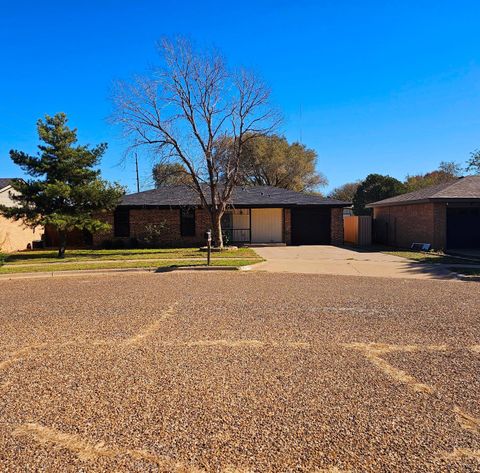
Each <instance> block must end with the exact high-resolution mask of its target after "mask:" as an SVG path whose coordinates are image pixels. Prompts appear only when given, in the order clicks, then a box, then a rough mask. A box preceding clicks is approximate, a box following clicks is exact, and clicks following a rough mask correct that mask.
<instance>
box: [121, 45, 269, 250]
mask: <svg viewBox="0 0 480 473" xmlns="http://www.w3.org/2000/svg"><path fill="white" fill-rule="evenodd" d="M159 49H160V53H161V56H162V57H163V65H162V67H161V68H159V69H157V70H155V71H153V73H152V74H151V76H150V77H148V78H143V79H136V80H135V81H134V82H133V83H128V84H127V83H119V84H118V86H117V90H116V103H117V113H116V119H117V121H118V122H120V123H121V124H122V125H123V127H124V130H125V132H126V134H127V135H129V136H130V137H131V138H133V143H134V144H133V146H147V147H149V148H150V149H152V150H153V151H154V152H155V153H156V154H157V155H158V156H159V157H160V158H161V161H162V162H170V163H179V164H181V165H183V166H184V167H185V169H186V170H187V172H188V174H189V175H190V177H191V184H190V186H191V187H192V188H193V189H194V190H195V191H196V193H197V194H198V196H199V200H200V202H201V204H202V205H203V206H204V207H205V208H206V209H207V210H208V211H209V213H210V219H211V224H212V230H213V237H214V240H215V243H216V245H217V246H219V247H223V239H222V227H221V218H222V215H223V214H224V212H225V210H226V209H227V208H228V206H229V203H230V198H231V195H232V192H233V189H234V186H235V185H237V184H238V183H239V181H240V179H239V177H240V176H239V169H240V162H241V159H242V156H243V151H244V148H245V145H246V143H247V142H248V141H249V140H251V139H253V138H254V137H256V136H259V135H263V134H266V133H268V132H269V131H271V129H272V127H273V126H274V125H275V123H276V120H275V114H274V113H273V111H272V110H271V109H270V107H269V105H268V103H269V95H270V94H269V91H268V89H267V88H266V87H265V86H264V85H263V84H262V83H261V82H260V81H259V80H258V79H257V78H256V77H255V76H254V75H253V74H251V73H248V72H246V71H231V70H229V69H228V68H227V66H226V64H225V62H224V60H223V59H222V57H221V56H219V55H218V54H215V53H205V54H200V53H197V52H195V51H194V50H193V49H192V46H191V45H190V44H189V43H188V42H187V41H186V40H182V39H180V40H176V41H169V40H164V41H162V42H161V43H160V46H159ZM232 143H233V145H231V144H232Z"/></svg>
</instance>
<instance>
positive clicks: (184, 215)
mask: <svg viewBox="0 0 480 473" xmlns="http://www.w3.org/2000/svg"><path fill="white" fill-rule="evenodd" d="M180 235H181V236H195V209H192V208H184V209H180Z"/></svg>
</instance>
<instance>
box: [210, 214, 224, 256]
mask: <svg viewBox="0 0 480 473" xmlns="http://www.w3.org/2000/svg"><path fill="white" fill-rule="evenodd" d="M222 215H223V214H221V213H220V212H217V211H212V237H213V240H214V242H215V246H216V247H217V248H223V235H222Z"/></svg>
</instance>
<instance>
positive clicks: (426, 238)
mask: <svg viewBox="0 0 480 473" xmlns="http://www.w3.org/2000/svg"><path fill="white" fill-rule="evenodd" d="M373 218H374V228H375V233H376V241H377V242H378V243H385V244H387V245H391V246H398V247H403V248H409V247H410V245H411V244H412V243H414V242H417V243H430V244H431V245H432V246H433V248H435V249H442V248H444V247H445V239H446V209H445V204H433V203H432V204H430V203H426V204H410V205H392V206H390V207H376V208H374V210H373ZM380 233H382V235H383V236H382V238H380V240H379V235H380ZM381 240H383V241H381Z"/></svg>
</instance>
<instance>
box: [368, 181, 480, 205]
mask: <svg viewBox="0 0 480 473" xmlns="http://www.w3.org/2000/svg"><path fill="white" fill-rule="evenodd" d="M465 199H467V200H468V199H478V200H480V176H466V177H460V178H458V179H456V180H455V181H452V182H447V183H444V184H439V185H437V186H431V187H425V188H424V189H420V190H418V191H414V192H409V193H408V194H401V195H397V196H395V197H390V198H389V199H384V200H379V201H378V202H373V203H372V204H369V205H367V207H383V206H389V205H401V204H413V203H419V202H428V201H443V200H465Z"/></svg>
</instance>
